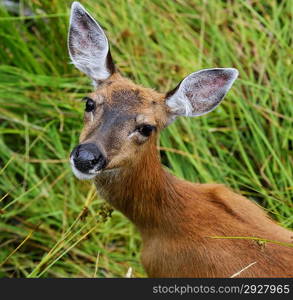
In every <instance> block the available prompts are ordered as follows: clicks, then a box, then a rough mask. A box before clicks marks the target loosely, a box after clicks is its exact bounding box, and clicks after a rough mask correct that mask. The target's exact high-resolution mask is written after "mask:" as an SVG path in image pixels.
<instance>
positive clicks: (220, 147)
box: [0, 0, 293, 277]
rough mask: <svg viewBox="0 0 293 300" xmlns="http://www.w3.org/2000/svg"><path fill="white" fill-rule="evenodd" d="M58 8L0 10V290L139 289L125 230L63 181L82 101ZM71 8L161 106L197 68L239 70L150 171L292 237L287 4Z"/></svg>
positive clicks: (69, 179)
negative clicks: (95, 26) (213, 189)
mask: <svg viewBox="0 0 293 300" xmlns="http://www.w3.org/2000/svg"><path fill="white" fill-rule="evenodd" d="M70 2H71V1H61V0H56V1H49V0H42V1H40V0H27V1H21V2H20V6H19V11H18V13H14V14H13V13H8V12H7V11H5V9H4V8H3V7H1V2H0V45H1V46H0V62H1V65H0V164H1V165H0V209H1V210H0V277H40V276H41V277H93V276H97V277H114V276H115V277H123V276H125V274H126V273H127V270H128V268H129V267H131V268H132V269H133V276H138V277H142V276H145V273H144V271H143V269H142V266H141V265H140V262H139V251H140V247H141V243H140V238H139V235H138V233H137V232H136V230H135V228H134V227H133V225H131V224H130V222H129V221H128V220H127V219H126V218H125V217H123V216H122V215H121V214H120V213H119V212H117V211H114V212H113V213H112V217H106V216H105V214H107V208H106V207H105V206H104V204H103V201H102V200H101V199H99V198H98V197H97V195H96V192H95V189H94V187H93V186H92V185H91V184H90V183H89V182H80V181H78V180H77V179H76V178H75V177H74V176H73V175H72V173H71V170H70V167H69V163H68V156H69V153H70V151H71V150H72V148H73V146H74V145H76V144H77V141H78V135H79V132H80V129H81V126H82V111H83V104H82V103H81V102H80V99H81V98H82V97H83V96H84V95H86V93H87V92H89V91H91V84H90V81H89V80H88V79H87V78H86V77H85V76H84V75H82V74H81V73H80V72H79V71H77V70H75V69H74V67H73V65H71V64H69V58H68V54H67V46H66V36H67V27H68V17H69V7H70ZM83 4H84V5H85V6H86V8H87V9H88V10H89V11H90V12H92V14H93V15H94V16H95V17H96V18H97V20H98V21H99V22H100V23H101V24H102V25H103V26H104V28H105V29H106V31H107V34H108V37H109V40H110V42H111V45H112V55H113V57H114V59H115V61H116V63H117V65H118V67H119V69H120V70H121V72H122V73H123V74H124V75H126V76H128V77H130V78H132V79H133V80H134V81H135V82H136V83H140V84H143V85H145V86H148V87H153V88H156V89H158V90H160V91H162V92H163V91H168V90H169V89H171V88H173V87H174V86H176V85H177V83H178V82H179V81H180V80H181V79H182V78H183V77H185V76H186V75H187V74H189V73H191V72H193V71H196V70H199V69H201V68H209V67H235V68H237V69H238V70H239V72H240V77H239V79H238V80H237V81H236V83H235V85H234V86H233V88H232V90H231V91H230V92H229V94H228V95H227V97H226V99H225V100H224V101H223V103H222V104H221V105H220V106H219V107H218V108H217V109H216V110H215V111H214V112H212V113H210V114H208V115H206V116H203V117H201V118H193V119H191V118H190V119H188V118H181V119H180V120H177V121H176V122H175V123H174V124H172V125H171V126H170V127H169V128H168V129H167V130H165V131H164V132H163V134H162V136H161V140H160V144H161V147H162V150H161V152H162V157H163V162H164V164H165V165H167V166H168V167H169V168H170V170H171V172H173V173H175V174H176V175H177V176H179V177H184V178H186V179H188V180H191V181H197V182H219V183H224V184H227V185H229V186H231V187H232V188H233V189H235V190H236V191H238V192H240V191H241V193H242V194H243V195H245V196H247V197H249V198H250V199H252V200H255V201H257V202H258V203H259V204H261V205H262V206H264V207H265V208H266V209H267V211H268V212H269V213H270V214H271V215H272V216H273V217H274V218H275V219H276V220H277V221H278V222H280V223H281V224H282V225H283V226H285V227H288V228H292V224H293V214H292V199H293V176H292V175H293V155H292V154H293V153H292V152H293V105H292V95H293V91H292V89H291V87H292V85H293V80H292V79H293V67H292V32H293V23H292V14H293V2H292V1H273V0H271V1H245V0H240V1H224V0H223V1H195V0H194V1H191V0H190V1H183V0H177V1H161V0H153V1H139V0H137V1H134V0H132V1H131V0H128V1H126V0H117V1H97V0H95V1H94V0H91V1H83ZM24 8H26V11H27V8H29V9H30V11H31V12H33V14H32V15H31V16H25V15H24ZM84 207H88V212H87V215H85V214H83V212H85V210H84ZM82 214H83V217H82V216H81V215H82Z"/></svg>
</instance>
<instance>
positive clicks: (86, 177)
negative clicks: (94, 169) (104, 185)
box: [70, 157, 97, 180]
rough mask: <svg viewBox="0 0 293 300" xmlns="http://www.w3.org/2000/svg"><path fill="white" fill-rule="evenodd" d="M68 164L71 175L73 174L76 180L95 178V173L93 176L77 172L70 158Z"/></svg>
mask: <svg viewBox="0 0 293 300" xmlns="http://www.w3.org/2000/svg"><path fill="white" fill-rule="evenodd" d="M70 164H71V169H72V172H73V174H74V175H75V176H76V177H77V178H78V179H81V180H89V179H93V178H95V176H96V175H97V174H96V173H95V174H84V173H82V172H80V171H79V170H77V168H76V167H75V165H74V161H73V158H72V157H71V158H70Z"/></svg>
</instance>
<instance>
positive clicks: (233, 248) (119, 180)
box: [80, 73, 293, 277]
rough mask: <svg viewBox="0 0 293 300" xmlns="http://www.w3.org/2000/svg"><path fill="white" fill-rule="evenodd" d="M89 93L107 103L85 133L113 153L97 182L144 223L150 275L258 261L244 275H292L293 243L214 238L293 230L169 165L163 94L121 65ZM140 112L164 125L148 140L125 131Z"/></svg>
mask: <svg viewBox="0 0 293 300" xmlns="http://www.w3.org/2000/svg"><path fill="white" fill-rule="evenodd" d="M90 96H91V97H92V98H93V99H94V100H97V99H101V97H102V99H103V101H104V104H102V105H103V107H101V108H99V109H97V110H96V112H95V120H94V121H93V122H90V121H89V116H87V115H86V116H85V127H84V130H83V132H82V134H81V138H80V141H81V143H86V142H89V141H91V142H95V143H97V144H98V145H99V147H100V148H102V149H104V152H105V153H106V154H107V157H108V158H109V161H110V163H109V165H108V166H107V168H106V170H105V171H103V172H102V173H101V174H100V175H98V176H97V177H96V178H95V184H96V186H97V189H98V191H99V192H100V194H101V196H102V197H103V198H104V199H105V200H107V201H109V202H110V203H111V204H112V205H113V206H114V207H115V208H117V209H118V210H120V211H121V212H122V213H123V214H125V215H126V216H127V217H128V218H129V219H130V220H131V221H132V222H133V223H134V224H135V225H136V226H137V228H138V230H139V231H140V233H141V236H142V240H143V252H142V263H143V265H144V267H145V270H146V272H147V274H148V276H150V277H230V276H232V275H233V274H234V273H236V272H238V271H240V270H241V269H243V268H244V267H246V266H247V265H249V264H251V263H253V262H256V263H255V264H254V265H252V266H251V267H250V268H248V269H247V270H245V271H243V272H242V273H240V275H239V276H240V277H291V276H292V275H293V255H292V252H293V251H292V248H290V247H288V246H284V245H278V244H274V243H266V244H265V245H261V244H259V243H258V242H257V241H255V240H249V239H214V238H212V237H214V236H226V237H233V236H234V237H235V236H236V237H259V238H265V239H268V240H273V241H279V242H284V243H291V242H292V232H290V231H289V230H286V229H284V228H282V227H280V226H279V225H277V224H276V223H275V222H273V221H272V220H271V219H270V218H269V217H268V216H267V215H266V214H265V212H264V211H263V210H262V209H261V208H260V207H259V206H257V205H256V204H254V203H253V202H252V201H250V200H248V199H246V198H245V197H242V196H240V195H238V194H236V193H234V192H233V191H231V190H230V189H228V188H227V187H225V186H223V185H220V184H193V183H190V182H187V181H183V180H180V179H178V178H176V177H174V176H172V175H171V174H169V173H168V172H167V171H166V170H164V169H163V167H162V166H161V163H160V158H159V156H158V153H157V149H156V141H157V138H158V134H157V133H158V131H159V130H160V129H162V128H163V127H164V126H165V125H166V123H167V119H168V111H167V110H166V106H165V104H164V98H165V97H164V95H161V94H159V93H157V92H155V91H153V90H150V89H146V88H142V87H139V86H137V85H135V84H133V83H132V82H131V81H129V80H127V79H125V78H122V77H121V76H120V75H119V74H118V73H115V74H114V75H113V76H111V77H110V78H109V79H108V80H107V81H105V82H104V83H103V84H102V85H101V86H100V87H99V88H98V90H97V91H96V92H95V93H93V94H92V95H90ZM118 112H120V114H117V113H118ZM137 115H140V119H142V120H144V121H147V122H148V123H150V124H154V125H156V126H157V128H158V131H157V132H155V133H154V134H153V135H152V136H151V137H150V138H149V139H148V140H147V141H146V142H145V143H143V144H142V145H139V144H138V143H133V142H129V141H126V138H125V137H126V134H127V133H128V131H129V130H131V128H133V126H134V123H135V122H136V121H135V117H137ZM109 118H110V120H109ZM121 118H124V119H121ZM106 122H112V123H108V125H105V124H106ZM115 122H116V123H115ZM113 124H115V125H113ZM103 126H104V127H103ZM105 126H108V127H107V130H104V131H103V130H102V128H106V127H105ZM113 140H114V142H113ZM114 144H115V145H116V146H115V147H116V148H115V147H114ZM114 148H115V149H114ZM115 168H119V169H115ZM111 170H112V171H111Z"/></svg>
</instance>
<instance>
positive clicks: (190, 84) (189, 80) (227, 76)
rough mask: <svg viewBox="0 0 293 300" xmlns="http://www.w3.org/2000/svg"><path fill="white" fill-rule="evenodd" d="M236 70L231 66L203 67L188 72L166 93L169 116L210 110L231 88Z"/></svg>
mask: <svg viewBox="0 0 293 300" xmlns="http://www.w3.org/2000/svg"><path fill="white" fill-rule="evenodd" d="M237 76H238V71H237V70H236V69H232V68H225V69H220V68H217V69H205V70H201V71H198V72H195V73H192V74H190V75H189V76H187V77H186V78H184V79H183V80H182V82H181V83H179V85H178V86H177V87H176V88H175V89H174V90H172V91H171V92H169V93H167V94H166V104H167V106H168V108H169V111H170V113H171V115H172V116H171V118H173V119H174V117H176V116H180V115H181V116H190V117H195V116H201V115H204V114H206V113H208V112H210V111H212V110H213V109H214V108H216V106H217V105H218V104H219V103H220V102H221V100H222V99H223V98H224V96H225V95H226V93H227V92H228V90H229V89H230V88H231V86H232V84H233V82H234V80H235V79H236V78H237Z"/></svg>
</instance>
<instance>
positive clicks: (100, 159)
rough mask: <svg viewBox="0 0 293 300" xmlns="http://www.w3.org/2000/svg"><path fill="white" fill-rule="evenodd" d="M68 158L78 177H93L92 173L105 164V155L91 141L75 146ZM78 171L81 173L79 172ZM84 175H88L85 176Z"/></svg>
mask: <svg viewBox="0 0 293 300" xmlns="http://www.w3.org/2000/svg"><path fill="white" fill-rule="evenodd" d="M70 160H71V163H72V165H73V171H75V172H74V173H75V175H76V176H77V177H78V178H80V179H90V178H92V177H94V176H92V175H94V174H96V173H97V172H98V171H100V170H102V169H103V168H105V167H106V164H107V160H106V158H105V156H104V155H103V153H102V152H101V151H100V150H99V148H98V147H97V146H96V145H95V144H93V143H87V144H80V145H78V146H76V147H75V148H74V149H73V151H72V152H71V154H70ZM76 171H77V172H76ZM79 172H81V173H82V174H79ZM86 175H89V176H88V177H87V176H86Z"/></svg>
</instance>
